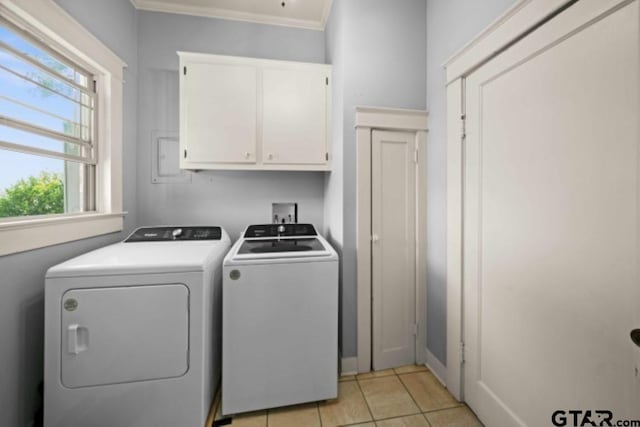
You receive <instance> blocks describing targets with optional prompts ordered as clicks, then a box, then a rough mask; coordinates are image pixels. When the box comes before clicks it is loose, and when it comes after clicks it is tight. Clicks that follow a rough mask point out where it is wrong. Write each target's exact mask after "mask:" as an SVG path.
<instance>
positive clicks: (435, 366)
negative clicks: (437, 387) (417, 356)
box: [425, 350, 447, 387]
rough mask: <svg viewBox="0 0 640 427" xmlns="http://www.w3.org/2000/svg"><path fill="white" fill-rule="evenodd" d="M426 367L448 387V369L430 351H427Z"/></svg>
mask: <svg viewBox="0 0 640 427" xmlns="http://www.w3.org/2000/svg"><path fill="white" fill-rule="evenodd" d="M425 365H426V366H427V368H429V370H430V371H431V373H432V374H433V376H434V377H436V379H437V380H438V381H440V383H442V385H443V386H445V387H446V385H447V383H446V381H445V378H447V367H446V366H444V365H443V364H442V362H440V360H438V358H437V357H436V356H434V355H433V353H431V352H430V351H429V350H427V362H426V363H425Z"/></svg>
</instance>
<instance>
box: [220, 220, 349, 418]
mask: <svg viewBox="0 0 640 427" xmlns="http://www.w3.org/2000/svg"><path fill="white" fill-rule="evenodd" d="M222 298H223V304H222V305H223V308H222V312H223V320H222V329H223V331H222V413H223V414H224V415H229V414H236V413H240V412H247V411H253V410H258V409H265V408H274V407H278V406H286V405H293V404H298V403H303V402H312V401H317V400H324V399H332V398H335V397H337V395H338V256H337V254H336V252H335V250H334V249H333V248H332V247H331V246H330V245H329V243H327V241H326V240H325V239H324V238H323V237H322V236H320V235H318V233H317V232H316V230H315V228H314V227H313V225H310V224H286V225H278V224H275V225H273V224H268V225H252V226H249V227H248V228H247V230H245V232H244V234H243V237H241V238H240V239H239V240H238V241H237V242H236V243H235V244H234V245H233V247H232V248H231V250H230V251H229V253H228V255H227V256H226V257H225V259H224V267H223V292H222Z"/></svg>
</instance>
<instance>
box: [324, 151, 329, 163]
mask: <svg viewBox="0 0 640 427" xmlns="http://www.w3.org/2000/svg"><path fill="white" fill-rule="evenodd" d="M324 159H325V160H326V161H329V153H324Z"/></svg>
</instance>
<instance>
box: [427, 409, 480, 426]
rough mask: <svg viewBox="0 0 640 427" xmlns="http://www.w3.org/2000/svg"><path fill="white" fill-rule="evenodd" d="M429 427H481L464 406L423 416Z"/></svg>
mask: <svg viewBox="0 0 640 427" xmlns="http://www.w3.org/2000/svg"><path fill="white" fill-rule="evenodd" d="M424 416H425V417H427V420H429V423H430V424H431V427H482V423H481V422H480V421H479V420H478V419H477V418H476V416H475V415H474V414H473V412H471V411H470V410H469V408H467V407H466V406H459V407H457V408H451V409H443V410H442V411H434V412H427V413H426V414H424Z"/></svg>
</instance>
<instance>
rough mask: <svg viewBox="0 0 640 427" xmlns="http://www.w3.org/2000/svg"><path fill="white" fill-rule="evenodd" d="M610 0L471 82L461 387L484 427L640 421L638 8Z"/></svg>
mask: <svg viewBox="0 0 640 427" xmlns="http://www.w3.org/2000/svg"><path fill="white" fill-rule="evenodd" d="M614 3H616V2H613V1H609V2H608V4H614ZM617 3H620V4H619V8H617V9H615V10H611V11H610V13H606V14H603V15H600V16H598V17H597V18H598V19H594V20H592V21H590V22H588V23H584V25H583V22H585V21H587V20H586V19H584V16H587V15H588V14H587V13H585V11H587V9H589V8H591V9H593V6H594V5H598V7H601V6H602V5H603V4H605V3H604V2H600V1H597V2H595V1H580V2H578V3H576V4H575V5H574V6H571V7H570V8H569V9H567V10H566V11H564V12H563V13H561V14H560V15H559V16H557V17H555V18H554V19H552V20H551V21H549V22H548V23H547V24H545V25H544V26H542V27H541V28H539V29H538V30H536V31H535V32H533V33H532V34H531V35H529V36H527V37H526V38H524V39H523V40H521V41H520V42H518V43H517V44H515V45H514V46H512V47H511V48H510V49H508V50H507V51H505V52H504V53H502V54H501V55H499V56H497V57H496V58H494V59H492V60H491V61H490V62H488V63H486V64H485V65H483V66H482V67H481V68H479V69H478V70H476V71H475V72H473V73H472V74H471V75H470V76H469V77H468V78H467V81H466V89H465V91H466V94H465V96H466V116H467V139H466V143H465V159H466V160H465V166H464V176H465V183H464V185H465V192H464V253H463V260H464V261H463V274H464V316H463V318H464V326H463V329H464V340H465V350H466V355H465V365H464V397H465V400H466V401H467V402H468V404H469V405H470V406H471V408H472V409H473V410H474V411H475V412H476V413H477V414H478V416H479V417H480V419H481V420H482V421H483V422H484V423H485V424H486V425H488V426H510V425H528V426H543V425H551V422H552V418H551V417H552V416H553V413H554V412H555V411H557V410H564V411H569V410H583V411H587V410H591V411H595V410H607V411H611V412H612V416H613V419H614V420H621V419H640V404H639V401H640V395H638V394H637V389H638V383H637V381H638V379H637V375H638V374H637V372H635V367H634V357H635V358H636V360H637V357H638V356H637V354H638V351H639V349H638V348H635V347H634V345H633V344H632V343H631V340H630V339H629V332H630V330H631V329H632V328H633V327H640V324H638V323H635V325H634V316H635V320H636V322H637V320H638V317H637V316H638V312H639V309H640V300H639V299H638V295H639V294H638V291H637V288H638V287H639V286H640V280H639V277H638V259H639V258H638V250H639V249H638V243H639V242H640V239H639V237H638V236H639V235H638V228H639V227H640V222H639V221H640V217H639V205H638V203H639V202H638V200H639V197H638V195H639V190H638V188H639V173H640V170H639V163H638V162H639V137H640V134H639V132H638V121H639V118H640V109H639V105H638V104H639V86H638V79H639V76H640V70H639V67H638V63H639V57H638V52H639V47H640V46H639V44H638V40H639V39H640V37H639V36H640V33H639V31H638V25H639V24H638V23H639V16H640V15H639V11H638V1H637V0H636V1H630V2H626V3H624V2H617ZM566 415H567V419H568V423H569V424H566V425H574V424H571V423H572V422H573V421H572V418H571V417H572V416H573V415H571V414H566ZM583 415H584V413H583V414H582V415H580V417H582V416H583ZM592 416H593V421H594V422H596V423H598V424H597V425H609V424H599V423H600V422H601V421H602V420H603V419H606V414H604V415H598V414H595V412H594V413H592ZM557 421H558V422H562V420H561V419H558V420H557ZM581 422H582V418H579V419H578V421H577V423H578V424H576V425H581V424H580V423H581ZM557 425H561V424H557ZM582 425H596V424H582ZM611 425H615V424H611Z"/></svg>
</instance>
